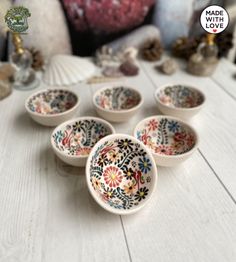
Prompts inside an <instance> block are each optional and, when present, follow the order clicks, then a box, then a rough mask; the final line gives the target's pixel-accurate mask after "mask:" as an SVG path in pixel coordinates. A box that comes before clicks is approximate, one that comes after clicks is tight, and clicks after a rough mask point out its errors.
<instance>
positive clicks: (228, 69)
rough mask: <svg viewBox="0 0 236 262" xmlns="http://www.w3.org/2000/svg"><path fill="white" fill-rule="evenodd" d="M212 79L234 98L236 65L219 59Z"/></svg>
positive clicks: (235, 93)
mask: <svg viewBox="0 0 236 262" xmlns="http://www.w3.org/2000/svg"><path fill="white" fill-rule="evenodd" d="M212 79H213V80H214V81H215V82H216V83H217V84H218V85H220V87H221V88H223V89H224V90H225V91H226V92H227V93H228V94H229V95H231V96H232V97H233V98H234V99H235V100H236V65H235V64H232V63H230V62H229V61H228V60H226V59H225V58H222V59H221V62H220V63H219V65H218V67H217V68H216V71H215V72H214V74H213V76H212Z"/></svg>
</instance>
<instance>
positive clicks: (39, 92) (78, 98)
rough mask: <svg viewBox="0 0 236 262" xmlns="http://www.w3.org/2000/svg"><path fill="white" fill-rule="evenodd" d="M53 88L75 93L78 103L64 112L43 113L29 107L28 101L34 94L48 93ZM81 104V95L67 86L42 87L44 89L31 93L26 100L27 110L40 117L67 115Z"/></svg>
mask: <svg viewBox="0 0 236 262" xmlns="http://www.w3.org/2000/svg"><path fill="white" fill-rule="evenodd" d="M53 90H57V91H66V92H69V93H71V94H73V95H74V96H75V97H76V99H77V101H76V103H75V104H74V105H73V107H71V108H70V109H68V110H66V111H64V112H61V113H56V114H50V115H49V114H46V115H45V114H41V113H38V112H33V111H31V110H30V109H29V107H28V102H29V100H30V99H31V98H32V97H33V96H36V95H38V94H41V93H46V92H48V91H53ZM79 105H80V97H79V95H77V94H76V93H75V92H74V91H72V90H69V89H66V88H47V89H42V90H39V91H37V92H35V93H33V94H31V95H30V96H28V98H27V99H26V100H25V109H26V111H27V112H28V113H29V114H31V115H34V116H39V117H45V118H53V117H57V116H63V115H66V114H68V113H70V112H72V111H73V110H75V109H76V108H77V107H78V106H79Z"/></svg>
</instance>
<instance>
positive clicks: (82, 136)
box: [52, 118, 113, 156]
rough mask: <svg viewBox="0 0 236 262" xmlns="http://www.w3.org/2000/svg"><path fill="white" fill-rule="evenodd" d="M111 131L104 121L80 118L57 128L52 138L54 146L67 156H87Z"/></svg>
mask: <svg viewBox="0 0 236 262" xmlns="http://www.w3.org/2000/svg"><path fill="white" fill-rule="evenodd" d="M62 125H63V124H62ZM111 133H113V132H112V130H111V129H110V127H109V126H108V125H106V124H105V123H104V121H102V122H101V121H99V120H98V119H95V118H90V119H89V118H88V119H86V118H81V119H78V120H75V121H70V123H68V124H66V125H64V126H63V127H61V128H57V129H56V130H55V132H54V133H53V135H52V139H53V142H54V145H55V146H56V148H57V149H58V150H60V152H63V153H65V154H66V155H68V156H88V155H89V153H90V151H91V149H92V148H93V146H94V145H95V144H96V143H97V142H98V141H99V140H100V139H101V138H103V137H105V136H107V135H110V134H111Z"/></svg>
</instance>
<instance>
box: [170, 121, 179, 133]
mask: <svg viewBox="0 0 236 262" xmlns="http://www.w3.org/2000/svg"><path fill="white" fill-rule="evenodd" d="M168 129H169V131H170V132H173V133H176V132H178V131H179V129H180V126H179V124H178V122H176V121H173V120H171V121H168Z"/></svg>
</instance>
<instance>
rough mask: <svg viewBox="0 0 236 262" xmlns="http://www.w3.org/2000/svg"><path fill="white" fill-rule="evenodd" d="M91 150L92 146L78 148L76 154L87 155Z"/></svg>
mask: <svg viewBox="0 0 236 262" xmlns="http://www.w3.org/2000/svg"><path fill="white" fill-rule="evenodd" d="M90 151H91V147H82V148H78V150H77V151H76V155H77V156H87V155H89V153H90Z"/></svg>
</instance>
